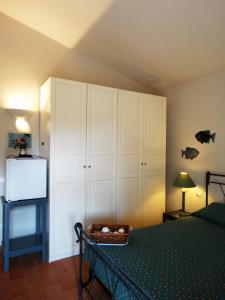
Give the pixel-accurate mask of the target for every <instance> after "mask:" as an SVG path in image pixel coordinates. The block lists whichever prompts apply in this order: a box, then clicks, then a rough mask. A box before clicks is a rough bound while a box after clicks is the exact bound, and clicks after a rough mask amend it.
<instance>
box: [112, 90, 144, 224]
mask: <svg viewBox="0 0 225 300" xmlns="http://www.w3.org/2000/svg"><path fill="white" fill-rule="evenodd" d="M141 114H142V95H141V94H138V93H134V92H128V91H119V96H118V175H117V176H118V189H117V190H118V199H117V218H118V222H119V223H124V224H126V223H127V224H129V225H131V226H133V227H139V226H140V225H141V165H140V163H141V161H140V155H141Z"/></svg>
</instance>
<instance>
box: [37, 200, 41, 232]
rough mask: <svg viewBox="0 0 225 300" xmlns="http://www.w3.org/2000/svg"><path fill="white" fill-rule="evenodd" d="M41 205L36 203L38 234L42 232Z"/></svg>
mask: <svg viewBox="0 0 225 300" xmlns="http://www.w3.org/2000/svg"><path fill="white" fill-rule="evenodd" d="M40 221H41V205H40V204H36V234H38V235H39V234H41V222H40Z"/></svg>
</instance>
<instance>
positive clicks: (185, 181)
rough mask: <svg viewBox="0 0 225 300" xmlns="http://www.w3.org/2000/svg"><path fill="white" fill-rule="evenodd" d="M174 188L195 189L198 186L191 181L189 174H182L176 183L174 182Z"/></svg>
mask: <svg viewBox="0 0 225 300" xmlns="http://www.w3.org/2000/svg"><path fill="white" fill-rule="evenodd" d="M173 186H175V187H179V188H193V187H195V186H196V184H195V183H194V181H193V180H192V179H191V177H190V176H189V174H188V173H186V172H180V173H179V175H178V176H177V178H176V179H175V181H174V182H173Z"/></svg>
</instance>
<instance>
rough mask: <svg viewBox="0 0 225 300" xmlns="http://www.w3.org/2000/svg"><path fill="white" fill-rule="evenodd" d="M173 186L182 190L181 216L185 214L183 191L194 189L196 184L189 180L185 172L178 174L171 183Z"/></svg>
mask: <svg viewBox="0 0 225 300" xmlns="http://www.w3.org/2000/svg"><path fill="white" fill-rule="evenodd" d="M173 186H175V187H179V188H182V210H181V214H185V192H186V191H185V189H186V188H193V187H196V184H195V183H194V181H193V180H192V179H191V177H190V176H189V174H188V173H187V172H180V173H179V174H178V176H177V178H176V179H175V181H174V182H173Z"/></svg>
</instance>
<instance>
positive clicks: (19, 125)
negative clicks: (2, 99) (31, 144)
mask: <svg viewBox="0 0 225 300" xmlns="http://www.w3.org/2000/svg"><path fill="white" fill-rule="evenodd" d="M7 111H8V112H9V114H10V115H11V116H12V117H13V118H15V119H16V129H17V130H18V131H19V132H22V133H30V132H31V128H30V125H29V124H28V122H27V118H29V117H30V116H31V115H32V114H33V113H34V112H33V111H31V110H26V109H16V108H8V109H7Z"/></svg>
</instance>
